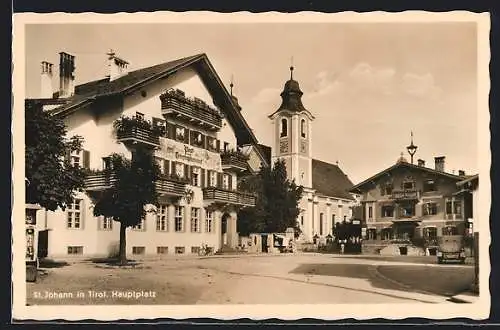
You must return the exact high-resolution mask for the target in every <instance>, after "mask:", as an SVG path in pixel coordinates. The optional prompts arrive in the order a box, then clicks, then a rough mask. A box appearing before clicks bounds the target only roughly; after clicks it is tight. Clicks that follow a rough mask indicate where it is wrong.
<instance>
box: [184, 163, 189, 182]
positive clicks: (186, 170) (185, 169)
mask: <svg viewBox="0 0 500 330" xmlns="http://www.w3.org/2000/svg"><path fill="white" fill-rule="evenodd" d="M184 177H185V178H186V179H190V178H191V173H190V172H189V165H186V164H184Z"/></svg>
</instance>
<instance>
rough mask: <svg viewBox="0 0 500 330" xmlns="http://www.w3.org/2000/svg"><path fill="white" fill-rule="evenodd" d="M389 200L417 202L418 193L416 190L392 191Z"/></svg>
mask: <svg viewBox="0 0 500 330" xmlns="http://www.w3.org/2000/svg"><path fill="white" fill-rule="evenodd" d="M391 198H392V199H394V200H418V199H419V198H420V191H418V190H393V191H392V194H391Z"/></svg>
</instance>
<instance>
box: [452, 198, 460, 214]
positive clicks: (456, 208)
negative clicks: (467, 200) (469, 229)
mask: <svg viewBox="0 0 500 330" xmlns="http://www.w3.org/2000/svg"><path fill="white" fill-rule="evenodd" d="M453 213H454V214H455V216H458V217H460V216H462V203H461V202H460V201H454V202H453Z"/></svg>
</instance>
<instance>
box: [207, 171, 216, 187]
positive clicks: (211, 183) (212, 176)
mask: <svg viewBox="0 0 500 330" xmlns="http://www.w3.org/2000/svg"><path fill="white" fill-rule="evenodd" d="M209 173H210V174H209V177H208V180H209V181H208V185H209V186H210V187H215V186H217V173H216V172H214V171H210V172H209Z"/></svg>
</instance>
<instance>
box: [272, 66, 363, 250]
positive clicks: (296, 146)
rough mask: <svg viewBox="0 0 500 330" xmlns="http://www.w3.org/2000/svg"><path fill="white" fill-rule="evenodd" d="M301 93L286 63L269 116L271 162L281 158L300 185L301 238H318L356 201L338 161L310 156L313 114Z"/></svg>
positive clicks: (345, 217)
mask: <svg viewBox="0 0 500 330" xmlns="http://www.w3.org/2000/svg"><path fill="white" fill-rule="evenodd" d="M302 95H303V93H302V91H301V90H300V87H299V83H298V82H297V81H296V80H294V79H293V67H290V80H288V81H287V82H286V83H285V86H284V88H283V91H282V92H281V98H282V103H281V105H280V107H279V108H278V109H277V110H276V111H275V112H274V113H272V114H271V115H270V116H269V118H270V119H271V120H272V121H273V125H274V147H273V149H272V151H273V153H272V158H273V162H274V160H276V159H278V158H280V159H283V160H284V161H285V164H286V168H287V174H288V178H289V179H291V180H292V179H293V180H295V183H296V184H298V185H301V186H303V187H304V194H303V196H302V199H301V200H300V208H301V213H300V215H299V217H298V219H297V221H298V222H299V224H300V227H301V230H302V239H303V240H305V241H313V238H314V237H315V236H316V237H318V238H320V239H321V238H324V237H326V236H327V235H329V234H330V235H332V231H333V228H334V226H335V223H338V222H342V221H344V220H346V221H350V220H351V218H352V216H353V207H354V206H355V205H356V204H357V202H356V199H355V197H356V196H355V195H354V194H351V193H350V192H349V190H350V189H351V188H352V186H353V184H352V182H351V181H350V180H349V178H348V177H347V175H346V174H345V173H344V172H343V171H342V170H341V169H340V167H339V166H338V164H330V163H327V162H324V161H321V160H318V159H315V158H313V140H312V132H313V121H314V120H315V116H314V115H313V114H312V113H311V112H310V111H309V110H307V109H306V108H305V107H304V105H303V104H302Z"/></svg>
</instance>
